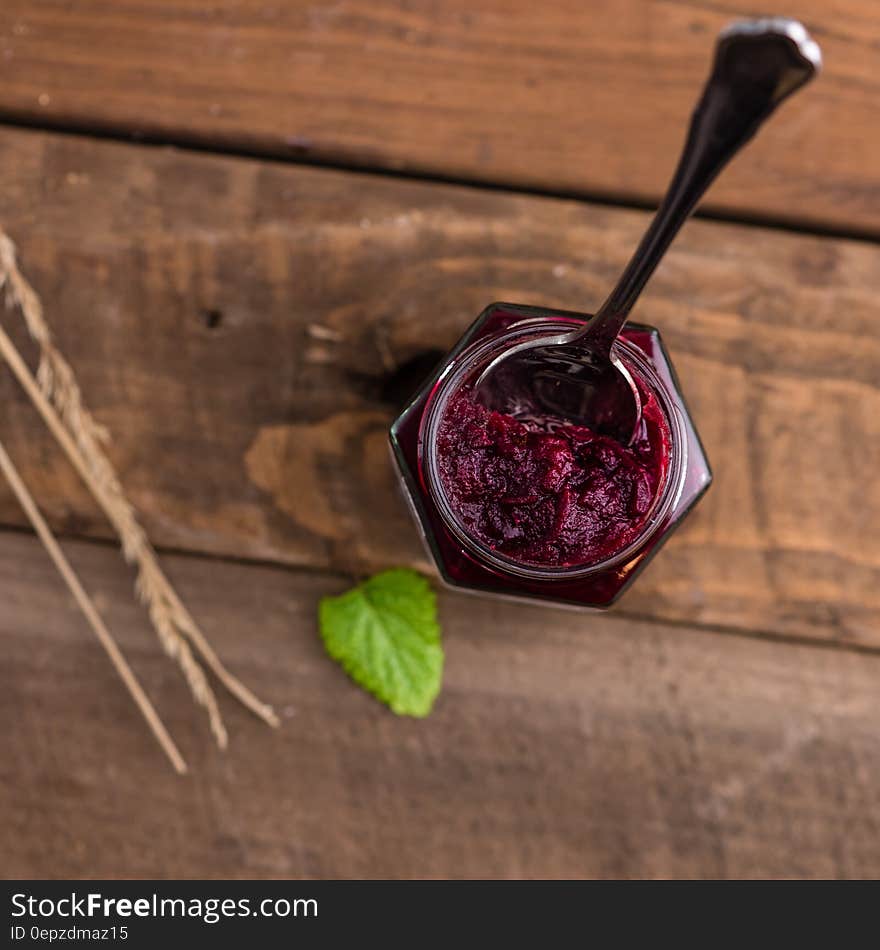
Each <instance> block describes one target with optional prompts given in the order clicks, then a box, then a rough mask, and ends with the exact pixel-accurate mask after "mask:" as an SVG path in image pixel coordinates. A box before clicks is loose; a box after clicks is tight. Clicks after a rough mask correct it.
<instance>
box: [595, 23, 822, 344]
mask: <svg viewBox="0 0 880 950" xmlns="http://www.w3.org/2000/svg"><path fill="white" fill-rule="evenodd" d="M821 65H822V56H821V53H820V51H819V47H818V45H817V44H816V43H815V42H814V41H813V40H812V39H811V38H810V36H809V34H808V33H807V31H806V29H805V28H804V27H803V26H802V25H801V24H800V23H798V22H797V21H796V20H787V19H781V18H779V19H777V18H774V19H766V20H744V21H741V22H738V23H734V24H732V25H731V26H729V27H727V28H726V29H725V30H723V31H722V32H721V34H720V35H719V37H718V43H717V45H716V48H715V61H714V64H713V66H712V72H711V74H710V75H709V79H708V81H707V83H706V88H705V89H704V90H703V95H702V97H701V99H700V101H699V103H698V104H697V107H696V109H695V110H694V113H693V117H692V119H691V124H690V130H689V132H688V136H687V139H686V141H685V145H684V151H683V152H682V156H681V158H680V159H679V163H678V168H677V169H676V171H675V174H674V176H673V178H672V181H671V182H670V184H669V188H668V190H667V192H666V195H665V197H664V199H663V203H662V204H661V205H660V208H659V209H658V211H657V214H656V215H655V217H654V220H653V221H652V222H651V225H650V227H649V228H648V230H647V232H646V233H645V236H644V237H643V238H642V241H641V243H640V244H639V246H638V248H637V249H636V252H635V254H634V255H633V257H632V259H631V260H630V262H629V264H628V265H627V268H626V270H625V271H624V272H623V274H622V275H621V277H620V280H619V281H618V283H617V286H616V287H615V288H614V290H613V291H612V292H611V294H610V296H609V297H608V299H607V300H606V301H605V303H604V304H602V306H601V308H600V309H599V312H598V313H597V314H596V317H595V318H594V319H593V320H591V321H590V324H589V326H588V327H587V329H586V330H584V331H583V334H582V337H583V338H584V339H586V338H589V339H590V341H591V343H592V344H593V345H599V346H602V347H603V348H604V347H607V349H608V350H609V351H610V349H611V344H612V343H613V342H614V340H615V338H616V337H617V334H618V333H619V332H620V330H621V329H622V328H623V325H624V324H625V323H626V320H627V317H628V316H629V312H630V310H631V309H632V306H633V304H634V303H635V301H636V299H637V298H638V296H639V294H640V293H641V292H642V288H643V287H644V286H645V284H646V283H647V281H648V278H649V277H650V276H651V274H652V273H653V272H654V269H655V268H656V266H657V264H658V263H659V262H660V259H661V258H662V256H663V254H664V252H665V251H666V248H667V247H669V244H670V243H671V241H672V239H673V238H674V237H675V235H676V234H677V233H678V231H679V229H680V228H681V226H682V225H683V224H684V222H685V220H686V219H687V217H688V215H689V214H690V213H691V211H693V209H694V207H695V206H696V204H697V202H698V201H699V200H700V198H702V196H703V194H704V193H705V191H706V189H707V188H708V187H709V185H710V184H711V183H712V182H713V181H714V180H715V177H716V176H717V175H718V173H719V172H720V171H721V169H722V168H724V166H725V165H726V164H727V162H729V161H730V159H731V158H732V157H733V156H734V155H735V154H736V152H737V151H738V150H739V149H740V148H741V147H742V146H743V145H744V144H745V143H746V142H748V141H749V139H750V138H751V137H752V136H753V135H754V134H755V132H757V130H758V128H759V127H760V125H761V123H762V122H763V121H764V120H765V119H766V118H767V117H768V116H769V115H770V114H771V113H772V112H773V111H774V109H775V108H776V107H777V106H778V105H779V103H780V102H782V101H783V99H786V98H787V97H788V96H790V95H791V94H792V93H793V92H794V91H795V90H797V89H799V88H800V87H801V86H803V85H804V84H805V83H806V82H808V81H809V80H810V79H811V78H812V77H813V76H814V75H815V74H816V73H817V72H818V71H819V69H820V68H821Z"/></svg>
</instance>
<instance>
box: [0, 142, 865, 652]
mask: <svg viewBox="0 0 880 950" xmlns="http://www.w3.org/2000/svg"><path fill="white" fill-rule="evenodd" d="M645 220H646V218H645V215H644V214H642V213H638V212H628V211H620V210H615V209H608V208H603V207H599V206H593V205H584V204H578V203H575V202H564V201H557V200H548V199H539V198H530V197H521V196H520V197H518V196H513V195H506V194H500V193H494V192H493V193H487V192H482V191H478V190H474V189H467V188H458V187H445V186H444V187H439V186H431V185H424V184H419V183H413V182H401V181H395V180H391V179H387V178H383V177H372V176H358V175H351V174H345V173H339V172H328V171H318V170H308V169H301V168H287V167H283V166H280V165H273V164H266V163H258V162H251V161H240V160H230V159H224V158H213V157H206V156H201V155H184V154H180V153H176V152H174V151H169V150H162V149H146V148H143V147H132V146H122V145H115V144H102V145H95V144H94V143H91V142H88V141H87V140H79V139H76V138H73V137H64V136H54V135H47V134H35V133H24V132H11V133H10V132H6V133H3V134H2V135H0V221H2V222H3V225H4V226H5V227H6V228H7V229H8V230H9V233H10V234H11V235H12V236H13V237H14V238H15V239H16V240H17V241H18V242H19V244H20V247H21V256H22V263H23V266H24V268H25V270H26V272H27V273H28V274H29V275H30V277H31V278H32V280H33V282H34V283H35V285H36V287H37V288H38V290H39V292H40V293H41V295H42V297H43V300H44V303H45V305H46V309H47V314H48V317H49V320H50V322H51V324H52V325H53V326H54V327H55V329H56V331H57V336H58V339H59V342H60V344H61V346H62V348H63V349H64V350H65V351H66V352H67V354H68V355H69V357H70V359H71V361H72V363H73V365H74V366H75V367H76V369H77V372H78V373H79V374H80V376H81V381H82V385H83V388H84V391H85V393H86V397H87V399H88V401H89V403H90V404H91V405H92V407H93V408H94V410H95V412H96V414H97V416H98V418H99V419H100V421H101V422H103V423H105V424H106V425H108V426H109V427H110V429H111V430H112V432H113V433H114V435H115V441H114V444H113V446H112V455H113V458H114V460H115V462H116V463H117V464H118V466H119V468H120V471H121V473H122V477H123V481H124V484H125V485H126V487H127V488H128V489H129V491H130V493H131V496H132V498H133V500H134V501H135V503H136V505H137V506H138V508H139V509H140V510H141V512H142V513H143V515H144V520H145V523H146V526H147V528H148V530H149V532H150V534H151V535H152V536H153V537H154V539H155V541H156V542H157V543H158V544H160V545H161V546H165V547H172V548H183V549H189V550H194V551H203V552H209V553H213V554H222V555H231V556H235V557H244V558H254V559H264V560H270V561H279V562H284V563H288V564H292V565H300V566H309V567H318V568H329V569H334V570H340V569H341V570H351V571H364V570H371V569H374V568H378V567H382V566H388V565H390V564H397V563H414V564H417V565H420V566H425V560H424V555H423V553H422V551H421V548H420V546H419V544H418V542H417V539H416V532H415V530H414V528H413V525H412V523H411V521H410V518H409V515H408V513H407V512H406V510H405V508H404V505H403V503H402V502H401V501H400V499H399V497H398V493H397V490H396V486H395V484H394V481H393V477H392V472H391V467H390V465H389V462H388V458H387V448H386V435H385V432H386V427H387V424H388V422H389V420H390V419H391V418H392V417H393V415H394V412H395V406H396V405H398V404H399V403H400V401H401V400H402V399H403V398H404V397H405V396H407V395H409V391H410V390H411V389H412V387H414V386H415V383H416V379H415V378H413V374H412V372H411V371H410V370H408V369H407V367H408V366H409V365H410V364H411V362H412V361H413V360H414V359H415V360H417V361H418V359H419V355H420V354H425V353H426V352H428V354H429V355H430V353H431V352H434V353H436V352H438V351H444V350H446V349H447V348H448V347H449V346H450V345H451V344H452V343H453V342H454V341H455V340H456V338H457V337H458V336H459V335H460V334H461V332H462V331H463V330H464V329H465V328H466V327H467V325H468V324H469V322H470V321H471V319H472V318H473V317H474V316H475V315H476V314H477V313H478V312H479V311H480V310H481V309H482V307H483V306H484V305H485V304H486V303H487V302H488V301H490V300H493V299H507V300H515V301H519V302H523V303H534V304H545V305H550V306H560V307H569V308H583V309H589V307H590V306H591V305H594V304H595V303H596V302H597V301H599V300H600V299H601V298H602V296H603V293H604V291H605V289H606V288H607V287H608V286H609V284H610V282H611V281H612V280H613V278H614V277H615V275H616V274H617V272H618V270H619V268H620V267H621V266H622V264H623V263H624V261H625V260H626V258H627V256H628V254H629V253H630V250H631V248H632V247H633V246H634V244H635V243H636V241H637V239H638V237H639V234H640V232H641V230H642V228H643V226H644V224H645ZM878 294H880V248H878V247H877V246H874V245H870V244H863V243H857V242H846V241H831V240H821V239H817V238H810V237H800V236H793V235H789V234H781V233H778V232H773V231H768V230H764V229H758V228H752V227H741V226H732V225H720V224H716V223H707V222H693V223H692V224H690V225H689V226H688V227H687V228H686V229H685V233H684V234H683V235H682V237H681V239H680V242H679V243H678V244H677V245H676V247H675V249H674V250H673V251H672V253H671V254H670V256H669V257H668V259H667V261H666V262H665V263H664V264H663V265H662V266H661V268H660V271H659V272H658V274H657V276H656V278H655V280H654V282H653V283H652V285H651V287H650V289H649V290H648V291H647V293H646V295H645V297H644V299H643V301H642V303H641V304H640V305H639V308H638V313H637V316H638V318H639V319H642V320H644V321H646V322H649V323H654V324H656V325H658V326H660V327H661V328H662V330H663V332H664V334H665V338H666V341H667V344H668V345H669V347H670V350H671V352H672V356H673V359H674V360H675V362H676V365H677V368H678V370H679V373H680V375H681V377H682V379H683V384H684V389H685V393H686V395H687V397H688V398H689V401H690V403H691V408H692V412H693V415H694V418H695V420H696V422H697V425H698V428H699V430H700V432H701V435H702V436H703V439H704V441H705V444H706V447H707V450H708V453H709V457H710V459H711V461H712V463H713V465H714V468H715V471H716V482H715V484H714V485H713V487H712V490H711V491H710V493H709V495H708V496H707V497H706V499H705V500H704V501H703V502H702V503H701V505H700V506H699V507H698V508H697V510H696V511H695V512H694V514H693V515H692V516H691V517H690V519H689V520H688V521H687V522H686V524H685V526H684V527H683V528H682V529H681V530H680V531H679V532H678V534H677V535H676V536H675V537H674V538H673V539H672V540H671V541H670V543H669V545H668V546H667V547H666V549H665V550H664V551H663V552H662V554H661V555H660V556H659V557H658V558H656V559H655V561H654V562H653V563H652V564H651V565H650V567H649V568H648V569H647V571H646V572H645V574H644V575H643V576H642V577H641V578H640V579H639V582H638V583H637V584H636V585H635V586H634V587H633V589H632V590H631V591H630V592H628V594H627V595H626V598H625V599H624V600H623V601H622V604H621V609H624V610H625V611H627V612H629V613H630V614H637V615H643V616H646V617H657V618H664V619H670V620H679V621H684V622H687V623H700V624H709V625H722V626H725V627H735V628H741V629H749V630H759V631H765V632H770V633H775V634H782V635H793V636H810V637H818V638H821V639H832V640H841V641H846V642H852V643H858V644H861V645H865V646H870V647H878V646H880V530H878V529H880V480H878V479H877V478H876V477H874V473H876V472H877V471H878V470H880V344H878V342H877V335H876V323H877V300H878ZM9 325H10V326H15V327H16V330H18V326H17V321H13V322H12V323H11V324H9ZM17 338H18V339H19V341H20V342H21V344H22V346H23V347H24V348H25V349H26V350H28V351H29V347H28V346H27V341H26V340H25V339H24V338H23V336H22V334H21V333H19V334H18V337H17ZM424 370H425V367H424V366H422V367H421V371H422V372H424ZM0 398H2V401H3V405H4V409H5V411H4V413H3V418H2V419H0V438H2V439H3V440H4V441H5V442H6V444H7V446H8V447H9V449H10V454H11V455H12V456H13V458H14V459H15V461H16V463H17V464H18V465H19V466H20V468H21V469H22V471H23V472H24V473H25V476H26V477H27V479H28V481H29V483H30V485H31V487H32V489H33V491H34V493H35V494H36V496H37V498H38V499H39V500H40V501H41V503H42V504H43V505H44V506H45V507H46V510H47V513H48V515H49V516H50V518H51V520H52V523H53V525H54V526H55V527H56V528H57V529H58V530H61V531H63V532H65V533H68V534H85V535H96V536H106V535H107V528H106V526H105V525H104V523H103V521H102V520H101V518H100V517H99V515H98V513H97V511H96V509H95V507H94V505H93V503H92V501H91V499H90V497H89V496H88V495H87V494H86V493H85V490H84V489H83V488H82V486H81V485H80V484H79V482H78V479H77V477H76V475H75V474H74V473H73V471H72V470H71V469H70V468H69V466H68V465H67V463H66V462H65V461H64V460H63V458H62V457H61V455H60V453H59V452H58V450H57V448H56V447H55V446H54V445H53V444H52V442H51V440H50V439H49V437H48V436H47V435H46V433H45V431H44V429H43V427H42V425H41V423H40V422H39V420H38V419H37V417H36V414H35V413H34V412H33V411H32V410H31V408H30V406H29V405H28V404H27V403H26V402H25V401H24V397H23V396H22V394H21V393H20V392H19V390H18V388H17V386H16V384H15V382H14V381H13V379H12V378H11V377H10V375H9V374H8V372H4V373H2V374H0ZM0 520H2V521H3V522H6V523H11V524H12V523H14V524H18V523H20V521H21V516H20V513H19V512H18V510H17V508H16V506H15V504H14V502H13V501H12V499H11V497H10V496H9V494H8V492H6V491H5V490H2V489H0Z"/></svg>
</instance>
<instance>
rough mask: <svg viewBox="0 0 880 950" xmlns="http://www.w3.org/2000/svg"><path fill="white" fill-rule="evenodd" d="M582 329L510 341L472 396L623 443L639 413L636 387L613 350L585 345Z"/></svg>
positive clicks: (496, 407)
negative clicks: (606, 351)
mask: <svg viewBox="0 0 880 950" xmlns="http://www.w3.org/2000/svg"><path fill="white" fill-rule="evenodd" d="M581 333H582V331H581V330H576V331H574V332H572V333H562V334H557V335H556V336H551V337H544V338H543V339H539V340H528V341H526V342H524V343H518V344H517V345H516V346H513V347H511V348H510V349H509V350H507V351H505V352H504V353H502V354H500V355H499V356H497V357H496V358H495V359H494V360H492V362H491V363H489V365H488V366H486V368H485V369H484V370H483V372H482V373H481V374H480V376H479V377H478V379H477V382H476V385H475V387H474V388H475V391H476V394H477V398H478V399H479V401H480V402H481V403H482V404H483V405H484V406H486V407H487V408H488V409H494V410H496V411H497V412H503V413H507V414H508V415H512V416H515V417H516V418H518V419H530V420H532V421H533V422H536V423H538V424H539V425H540V426H541V427H544V428H546V427H548V420H558V419H563V420H565V421H567V422H571V423H574V424H576V425H588V426H589V427H590V428H591V429H593V430H594V431H596V432H601V433H602V434H604V435H610V436H611V437H612V438H615V439H617V441H619V442H621V443H622V444H623V445H628V444H629V443H630V442H631V441H632V438H633V434H634V433H635V431H636V429H637V427H638V424H639V419H640V418H641V412H642V408H641V397H640V396H639V390H638V388H637V387H636V384H635V382H634V381H633V378H632V376H631V375H630V373H629V370H627V368H626V367H625V366H624V364H623V363H622V362H621V361H620V360H619V359H618V358H617V356H615V355H613V354H612V355H611V356H610V357H606V356H605V355H604V354H602V353H600V352H598V351H597V350H594V349H592V348H590V347H587V346H584V345H583V344H582V343H581V342H580V337H581ZM549 425H550V426H552V423H549Z"/></svg>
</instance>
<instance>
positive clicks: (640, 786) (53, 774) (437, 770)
mask: <svg viewBox="0 0 880 950" xmlns="http://www.w3.org/2000/svg"><path fill="white" fill-rule="evenodd" d="M67 548H68V551H69V553H70V556H71V557H72V559H73V561H74V563H75V564H76V565H77V568H78V570H79V571H80V572H81V574H82V576H83V578H84V579H85V581H86V582H87V583H88V584H89V586H90V588H91V589H92V590H93V591H94V592H95V593H96V595H97V597H98V601H99V603H100V604H101V609H102V611H103V612H104V614H105V616H106V617H107V619H108V621H109V623H110V626H111V628H112V629H113V630H115V631H116V632H117V635H118V637H119V639H120V641H121V644H122V646H123V648H124V649H125V651H126V652H127V654H128V656H129V658H130V659H131V662H132V663H133V665H134V666H135V668H136V670H137V672H138V674H139V675H140V676H141V677H142V679H143V681H144V684H145V686H146V688H147V689H148V691H149V693H150V694H151V696H152V697H153V698H154V700H155V702H156V704H157V706H158V707H159V709H160V711H161V713H162V715H163V717H164V718H165V721H166V722H167V723H168V725H169V728H170V729H171V730H172V732H173V734H174V736H175V738H177V739H178V741H179V742H180V744H181V747H182V750H183V751H184V753H185V755H186V756H187V758H188V760H189V762H190V765H191V767H192V773H191V775H190V776H188V777H186V778H180V777H177V776H175V775H174V774H173V773H172V772H171V771H170V769H168V768H167V765H166V763H165V762H164V761H163V759H162V758H161V754H160V752H159V751H158V750H157V749H156V748H155V744H154V743H153V741H152V739H151V737H150V736H149V734H148V733H147V731H146V730H145V728H144V727H143V724H142V722H141V721H140V720H139V718H138V716H137V714H136V712H135V711H134V710H133V709H132V707H131V703H130V701H129V699H128V697H127V696H126V695H125V693H124V691H123V689H122V688H121V686H120V685H119V683H118V682H117V680H116V679H115V677H114V675H113V674H112V672H111V670H110V668H109V665H108V664H107V662H106V660H105V658H104V657H103V655H102V654H101V653H100V650H99V649H98V648H97V646H96V645H95V644H94V642H93V639H92V637H91V635H90V633H89V632H88V630H87V629H86V628H85V627H84V624H83V621H82V618H81V617H80V615H79V613H78V612H77V611H76V609H75V607H74V605H73V604H72V602H71V601H70V600H69V598H68V597H67V596H66V595H65V593H64V591H63V590H62V588H61V586H60V584H59V582H58V581H57V579H56V578H55V576H54V574H53V571H52V568H51V566H50V565H49V563H48V561H47V559H46V557H45V554H44V552H43V551H42V549H41V548H40V547H39V545H38V544H37V542H36V541H35V540H34V539H32V538H29V537H27V536H25V535H16V534H9V533H6V534H0V589H2V590H3V592H4V610H3V612H2V614H0V638H2V642H3V651H4V662H3V664H2V665H0V711H2V717H3V722H5V723H10V724H12V725H13V728H8V729H4V730H3V734H2V737H0V814H2V815H3V816H4V820H3V823H2V825H0V850H2V853H3V868H2V873H3V875H4V876H9V877H80V876H84V877H110V878H113V877H117V876H125V877H160V878H161V877H199V878H202V877H257V878H268V877H312V878H314V877H356V878H361V877H386V876H387V877H402V878H408V877H434V876H440V877H446V876H451V877H470V876H488V877H501V878H516V877H542V876H544V877H546V876H549V877H581V876H587V877H589V876H602V877H634V876H640V877H642V876H647V877H669V876H674V877H679V876H688V877H690V876H693V877H713V878H714V877H750V876H769V877H791V876H801V877H876V876H877V875H878V874H880V792H878V789H880V730H878V728H877V727H878V717H880V698H878V691H877V681H878V677H880V658H878V657H872V656H867V655H860V654H858V653H855V652H852V651H848V650H837V649H827V648H820V647H812V646H799V645H794V644H780V643H770V642H768V641H762V640H757V639H753V638H748V637H733V636H732V637H718V636H708V635H706V634H705V633H703V632H695V631H693V630H690V629H687V628H675V627H669V626H665V625H663V624H658V623H652V624H649V623H642V622H638V621H632V620H626V619H624V618H620V617H615V616H614V615H602V616H596V617H591V618H589V619H586V618H585V617H584V616H583V615H579V614H576V613H571V612H567V611H566V612H564V611H554V610H547V609H546V608H533V607H522V606H517V605H511V604H501V603H500V602H493V601H490V600H485V599H478V598H471V597H465V596H464V595H452V594H450V595H446V596H444V597H442V598H441V604H440V607H441V616H442V619H443V622H444V626H445V642H446V650H447V669H446V678H445V688H444V691H443V693H442V695H441V697H440V699H439V700H438V703H437V705H436V707H435V711H434V713H433V714H432V715H431V716H430V717H429V718H428V719H426V720H421V721H417V720H407V719H401V718H396V717H394V716H393V715H391V713H389V712H387V711H386V710H385V709H384V708H383V707H381V706H380V705H379V704H378V703H376V702H375V701H374V700H372V699H371V698H370V697H368V696H367V695H366V694H365V693H363V692H361V691H360V690H359V689H357V688H355V687H354V686H353V685H351V684H350V683H349V682H348V681H347V680H346V678H345V675H344V674H343V673H342V671H341V670H340V669H339V668H338V667H337V666H336V665H335V664H333V663H332V662H331V661H330V660H329V659H328V658H327V657H326V656H325V655H324V654H323V650H322V647H321V645H320V643H319V640H318V637H317V635H316V632H315V619H314V618H315V606H316V601H317V598H318V597H319V596H320V595H322V594H324V593H327V592H335V591H338V590H341V589H343V587H344V586H345V583H346V582H345V581H344V580H341V579H333V578H329V577H324V576H320V575H315V574H305V573H302V572H289V571H285V570H281V569H276V568H270V567H255V566H250V567H248V566H240V565H234V564H228V563H222V562H217V561H210V560H201V559H198V558H170V559H167V563H168V566H169V568H170V570H171V573H172V575H173V577H174V580H175V582H176V583H177V584H178V585H179V587H180V589H181V591H182V593H183V594H184V596H185V597H186V599H187V601H188V602H189V603H190V604H191V605H192V607H193V609H194V611H195V613H196V615H197V616H198V617H199V618H200V619H201V620H203V621H204V624H205V627H206V629H207V630H209V631H210V634H211V636H212V639H213V640H214V642H215V643H216V645H217V646H218V648H219V650H220V652H221V653H222V655H223V656H224V657H225V658H226V659H228V661H229V663H230V665H231V666H232V667H233V668H234V669H235V670H236V671H237V672H239V673H240V674H241V675H242V676H243V677H245V678H246V679H247V681H248V682H249V683H250V684H251V685H252V686H254V687H255V688H256V689H257V690H258V691H259V692H260V693H261V694H264V695H265V696H266V698H267V699H269V700H271V701H272V702H273V703H275V705H276V707H277V708H278V709H279V710H280V711H282V712H283V715H284V723H283V726H282V728H281V730H280V731H279V732H273V731H271V730H268V729H266V728H265V727H264V726H262V725H261V724H260V723H258V722H257V721H256V720H254V719H252V718H250V717H248V716H247V714H246V713H244V712H242V711H240V710H239V709H238V708H233V707H232V704H227V707H228V713H229V724H230V728H231V733H232V735H231V743H230V748H229V751H228V752H227V753H226V754H225V755H224V754H223V753H220V752H218V751H217V750H216V749H215V748H214V747H213V745H212V743H211V742H210V740H209V737H208V734H207V729H206V727H205V725H204V723H203V721H202V717H201V716H199V715H198V713H197V712H196V711H195V710H194V709H193V706H192V703H191V700H190V698H189V696H188V695H187V692H186V688H185V686H183V684H182V683H181V682H180V679H179V676H178V674H177V672H176V671H175V669H174V668H173V666H172V664H170V663H169V662H168V661H167V660H166V659H164V657H162V656H161V654H160V650H159V648H158V646H157V645H156V643H155V640H154V637H153V634H152V632H151V631H150V630H149V628H148V626H147V623H146V621H145V620H144V618H143V615H142V612H141V611H140V610H139V609H138V608H137V607H136V606H135V605H134V604H133V603H132V599H131V597H130V576H129V574H128V571H127V569H126V568H125V567H124V566H123V565H122V564H121V562H120V561H119V559H118V558H117V557H116V555H115V553H114V552H113V551H112V550H110V549H109V548H107V547H103V546H95V545H88V544H82V543H76V544H74V543H71V544H68V545H67Z"/></svg>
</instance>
